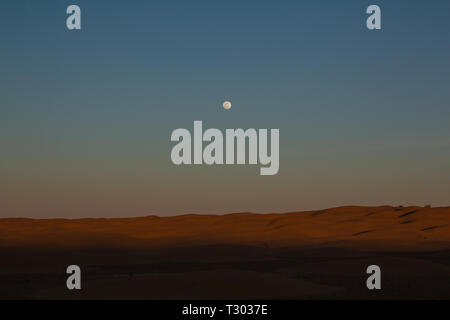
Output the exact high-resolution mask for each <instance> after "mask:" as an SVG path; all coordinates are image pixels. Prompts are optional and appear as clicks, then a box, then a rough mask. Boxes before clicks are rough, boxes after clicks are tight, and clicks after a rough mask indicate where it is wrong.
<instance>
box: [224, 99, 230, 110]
mask: <svg viewBox="0 0 450 320" xmlns="http://www.w3.org/2000/svg"><path fill="white" fill-rule="evenodd" d="M223 108H224V109H226V110H229V109H230V108H231V102H230V101H225V102H224V103H223Z"/></svg>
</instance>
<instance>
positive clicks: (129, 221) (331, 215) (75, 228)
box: [0, 206, 450, 251]
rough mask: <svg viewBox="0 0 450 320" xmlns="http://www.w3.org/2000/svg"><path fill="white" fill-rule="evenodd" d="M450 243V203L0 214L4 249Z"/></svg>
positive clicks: (422, 246)
mask: <svg viewBox="0 0 450 320" xmlns="http://www.w3.org/2000/svg"><path fill="white" fill-rule="evenodd" d="M213 244H239V245H252V246H255V245H256V246H262V247H283V246H314V247H316V248H317V247H321V246H323V247H330V246H331V247H356V248H364V249H373V250H378V249H382V250H383V251H386V250H394V251H395V250H418V251H423V250H443V249H449V248H450V207H441V208H423V207H391V206H380V207H359V206H347V207H338V208H331V209H326V210H319V211H306V212H291V213H282V214H253V213H235V214H227V215H194V214H189V215H181V216H173V217H158V216H149V217H139V218H123V219H117V218H116V219H77V220H68V219H44V220H34V219H22V218H21V219H15V218H10V219H0V247H16V246H42V247H46V246H48V247H52V248H55V247H64V248H67V247H91V246H99V247H101V246H107V247H128V248H129V247H137V248H141V247H176V246H189V245H213Z"/></svg>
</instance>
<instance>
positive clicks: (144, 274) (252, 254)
mask: <svg viewBox="0 0 450 320" xmlns="http://www.w3.org/2000/svg"><path fill="white" fill-rule="evenodd" d="M448 211H449V210H448V208H436V209H425V208H416V207H414V208H392V207H375V208H368V207H367V208H366V207H345V208H337V209H329V210H321V211H313V212H301V213H289V214H278V215H277V214H271V215H252V214H246V213H244V214H232V215H225V216H197V215H188V216H181V217H171V218H160V217H144V218H132V219H81V220H62V219H61V220H59V219H58V220H31V219H0V284H1V285H0V298H1V299H405V298H412V299H450V247H449V242H448V239H447V238H448V224H447V222H448V221H450V220H449V215H450V213H448ZM73 264H75V265H79V266H80V267H81V270H82V290H79V291H77V290H73V291H69V290H67V288H66V279H67V277H68V275H67V274H66V268H67V266H69V265H73ZM372 264H376V265H378V266H380V268H381V272H382V278H381V285H382V289H381V290H373V291H370V290H368V289H367V287H366V279H367V277H368V276H369V275H367V274H366V268H367V267H368V266H369V265H372Z"/></svg>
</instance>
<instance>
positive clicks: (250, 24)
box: [0, 0, 450, 217]
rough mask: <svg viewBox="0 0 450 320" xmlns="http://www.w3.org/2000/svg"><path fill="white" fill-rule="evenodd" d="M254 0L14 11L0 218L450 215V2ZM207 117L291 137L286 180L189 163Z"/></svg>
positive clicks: (7, 30)
mask: <svg viewBox="0 0 450 320" xmlns="http://www.w3.org/2000/svg"><path fill="white" fill-rule="evenodd" d="M243 2H244V1H226V2H224V1H114V2H112V1H40V2H37V1H23V0H16V1H2V2H1V3H0V40H1V50H0V114H1V116H0V150H1V162H0V175H1V177H2V178H1V182H0V216H1V217H9V216H28V217H87V216H89V217H97V216H104V217H109V216H140V215H147V214H160V215H170V214H179V213H187V212H196V213H223V212H235V211H256V212H273V211H276V212H280V211H289V210H303V209H319V208H324V207H330V206H338V205H348V204H363V205H365V204H370V205H378V204H403V205H407V204H418V205H425V204H432V205H449V199H450V126H449V123H450V105H449V101H450V90H449V88H450V86H449V83H450V80H449V79H450V59H449V57H450V42H449V40H448V39H449V38H448V32H449V24H450V2H449V1H432V2H431V1H424V0H422V1H406V0H405V1H403V0H397V1H377V2H372V1H371V2H369V1H352V0H348V1H245V3H243ZM70 4H77V5H79V6H80V7H81V10H82V30H81V31H69V30H67V29H66V26H65V20H66V17H67V15H66V13H65V11H66V8H67V6H68V5H70ZM370 4H378V5H380V7H381V9H382V30H381V31H369V30H367V29H366V27H365V19H366V16H367V15H366V14H365V10H366V8H367V6H368V5H370ZM227 99H228V100H231V101H232V103H233V108H232V109H231V110H230V111H225V110H223V109H221V104H222V102H223V101H224V100H227ZM193 120H203V124H204V127H215V128H220V129H225V128H238V127H242V128H250V127H254V128H279V129H280V172H279V174H278V175H276V176H259V166H213V167H207V166H180V167H176V166H174V165H173V164H172V163H171V161H170V150H171V147H172V146H173V144H172V143H171V142H170V134H171V132H172V130H174V129H176V128H179V127H184V128H188V129H191V128H192V124H193Z"/></svg>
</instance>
